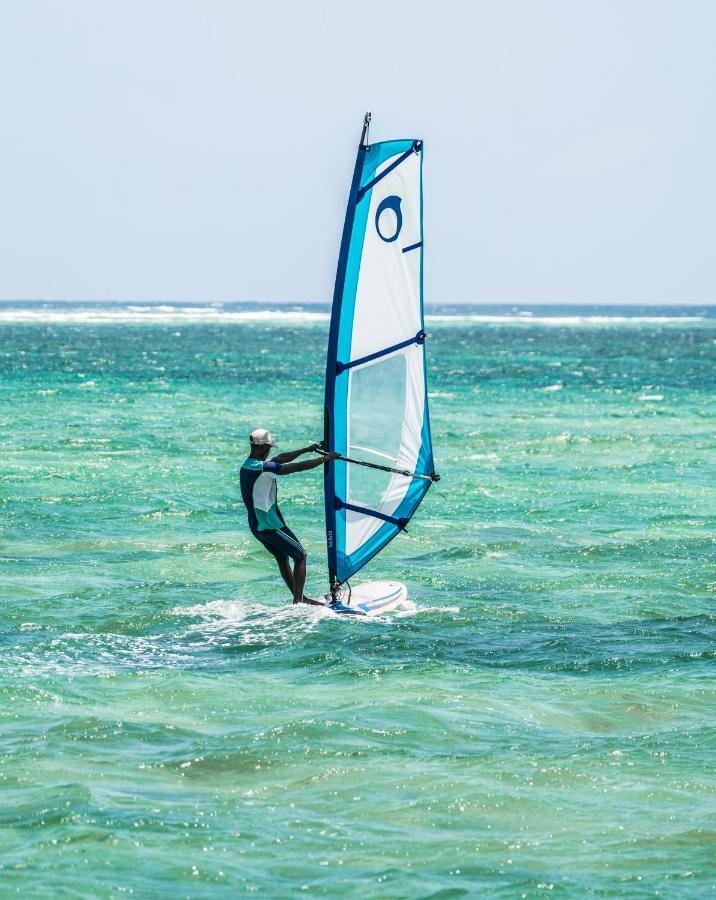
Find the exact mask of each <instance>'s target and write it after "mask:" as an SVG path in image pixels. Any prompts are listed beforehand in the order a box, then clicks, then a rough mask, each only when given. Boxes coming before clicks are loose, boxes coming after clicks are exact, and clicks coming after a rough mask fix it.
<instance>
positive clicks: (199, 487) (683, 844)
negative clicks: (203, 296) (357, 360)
mask: <svg viewBox="0 0 716 900" xmlns="http://www.w3.org/2000/svg"><path fill="white" fill-rule="evenodd" d="M435 312H436V313H437V315H436V316H434V317H433V318H432V319H431V320H430V321H429V330H430V332H431V334H432V337H431V340H430V344H429V346H430V358H431V366H430V375H431V392H432V401H433V403H432V422H433V430H434V436H435V446H436V450H435V454H436V460H437V462H438V471H440V472H441V474H442V476H443V480H442V482H441V483H440V485H438V487H437V489H435V490H433V491H431V492H430V494H429V495H428V498H427V500H426V502H425V503H424V505H423V506H422V508H421V511H420V512H419V514H418V516H417V517H416V519H415V521H414V524H413V525H412V526H411V527H410V529H409V533H408V534H407V535H403V536H401V537H400V538H398V539H396V540H395V541H394V542H393V543H392V544H391V545H390V547H389V548H388V549H387V551H386V552H385V554H384V555H383V556H382V557H381V558H380V559H378V560H376V561H375V562H374V563H373V564H372V565H371V566H370V568H369V569H368V570H367V571H366V575H367V577H376V578H379V577H398V578H400V579H401V580H404V581H405V582H407V583H408V585H409V587H410V590H411V595H412V597H413V599H414V601H415V603H416V604H417V607H418V609H417V611H416V612H415V613H414V614H412V615H405V616H393V617H392V618H388V619H386V620H384V621H376V622H365V621H363V622H361V621H346V620H345V619H339V618H336V617H334V616H331V615H330V614H326V613H323V612H321V611H306V610H301V609H299V610H296V609H294V608H292V607H290V606H288V605H287V600H288V597H287V595H286V591H285V589H284V588H283V586H282V585H281V584H280V582H279V579H278V577H277V573H276V572H275V571H274V568H273V563H272V561H271V560H270V559H269V557H268V556H267V555H266V554H265V552H264V551H263V550H262V549H261V547H260V546H259V545H258V544H256V543H255V542H253V541H252V539H251V538H250V535H248V533H247V530H246V528H245V524H244V518H245V517H244V512H243V507H242V505H241V503H240V497H239V492H238V485H237V472H238V467H239V465H240V463H241V461H242V459H243V458H244V455H245V438H246V434H247V433H248V432H249V431H250V430H251V429H253V428H254V427H257V426H259V425H261V426H266V427H269V428H271V429H272V430H273V431H275V432H276V434H277V436H278V438H279V439H280V442H281V445H282V447H286V448H290V447H292V446H294V445H298V446H300V445H303V444H305V443H306V442H309V441H312V440H314V439H319V438H320V429H321V407H322V368H323V359H324V352H325V342H326V335H327V318H326V315H325V308H324V307H318V308H313V307H312V308H310V309H309V310H307V311H305V310H301V309H299V308H294V309H291V310H288V311H283V312H281V311H279V310H276V309H273V310H259V311H256V308H255V307H254V308H244V307H235V308H234V307H231V308H229V307H214V308H213V310H209V311H207V310H194V311H191V310H187V309H186V308H180V307H176V308H154V309H141V308H127V307H113V308H111V309H110V310H109V311H106V312H103V311H102V309H101V308H97V307H90V306H87V305H85V306H73V307H60V306H53V305H44V306H39V305H28V304H25V305H24V306H22V305H20V304H15V305H14V306H13V307H12V308H10V307H3V308H0V373H1V380H0V424H1V425H2V434H3V444H2V446H3V452H2V456H1V457H0V499H1V501H2V516H1V517H0V588H1V597H2V600H1V606H0V610H1V612H0V638H1V640H2V655H1V656H0V691H1V692H2V705H1V706H0V780H1V781H0V783H1V785H2V794H1V796H2V801H3V802H2V805H1V807H0V824H1V825H2V828H0V866H1V868H0V894H2V895H12V894H14V893H22V894H26V895H27V894H31V895H32V896H38V897H51V896H52V897H56V896H67V897H97V896H106V897H110V896H112V897H120V896H125V895H130V894H133V895H135V896H140V897H145V896H146V897H151V896H155V897H159V896H176V897H231V896H239V895H243V894H246V893H256V894H258V895H262V896H268V897H288V896H294V895H296V896H297V895H305V894H307V895H309V896H310V895H315V896H331V897H391V898H392V897H406V898H407V897H411V898H412V897H426V898H427V897H441V898H448V897H450V898H453V897H460V896H477V895H483V896H485V895H487V896H496V897H517V896H538V895H540V894H542V893H545V894H551V895H553V896H575V897H576V896H582V895H584V894H590V893H591V894H594V895H597V896H618V895H622V896H655V895H659V894H660V895H663V896H699V895H702V894H707V893H711V892H712V891H713V890H715V889H716V864H715V863H714V858H715V855H716V818H715V816H716V769H714V766H713V760H714V754H715V753H716V730H715V728H714V708H715V707H714V700H715V699H716V697H715V694H716V690H715V688H714V655H715V654H714V646H715V645H714V641H715V639H716V618H715V617H714V602H715V601H716V575H715V574H714V572H715V571H716V570H715V569H714V564H715V563H716V546H715V543H714V533H715V527H716V488H715V487H714V485H716V441H715V440H714V438H715V434H714V424H713V422H714V419H713V415H714V399H713V398H714V389H715V388H716V319H714V318H713V317H710V316H712V313H711V312H710V311H708V310H706V311H704V310H701V311H691V312H690V313H689V318H688V319H678V318H676V316H677V313H676V312H675V311H665V310H663V309H662V310H640V311H636V312H637V314H638V317H637V318H633V319H627V320H626V321H624V320H623V317H624V316H625V314H624V313H623V311H618V310H614V309H603V310H589V311H585V310H581V311H580V310H571V311H561V312H560V313H559V314H558V318H556V319H555V318H554V316H555V315H556V311H554V310H551V311H550V310H542V311H539V310H538V311H536V313H535V314H533V315H532V316H529V317H525V316H519V315H515V312H514V311H512V310H488V311H485V310H482V311H479V310H467V311H466V310H464V309H462V310H449V309H443V310H436V311H435ZM455 312H460V313H461V316H460V317H455V316H454V313H455ZM633 314H634V311H632V312H631V313H627V314H626V315H627V316H628V315H633ZM680 315H683V311H681V313H680ZM594 316H597V318H596V319H595V318H593V317H594ZM321 488H322V485H321V478H320V475H319V474H318V473H317V472H311V473H305V474H303V475H299V476H295V477H293V478H290V479H286V480H285V481H282V482H281V484H280V489H281V499H282V509H283V511H284V515H285V516H286V518H287V520H288V522H289V524H291V526H292V527H293V528H294V530H295V531H296V532H297V533H298V534H299V536H300V537H301V538H302V539H303V540H304V542H305V544H306V546H307V547H308V549H309V553H310V556H309V587H310V589H311V590H312V591H313V592H315V593H318V592H319V591H322V590H323V587H324V581H325V557H324V551H323V537H322V506H321V502H322V493H321ZM438 491H439V492H438Z"/></svg>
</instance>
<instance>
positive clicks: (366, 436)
mask: <svg viewBox="0 0 716 900" xmlns="http://www.w3.org/2000/svg"><path fill="white" fill-rule="evenodd" d="M367 121H369V119H368V117H366V123H367ZM365 137H366V129H364V139H363V140H362V141H361V147H360V149H359V150H358V158H357V160H356V166H355V171H354V174H353V182H352V185H351V191H350V196H349V199H348V210H347V212H346V220H345V225H344V229H343V239H342V242H341V250H340V257H339V262H338V272H337V275H336V285H335V291H334V295H333V309H332V315H331V327H330V337H329V343H328V364H327V368H326V394H325V407H326V422H325V426H326V427H325V437H324V446H325V447H326V448H327V449H328V450H331V451H336V452H338V453H340V454H341V456H344V457H349V458H351V459H355V460H361V461H363V462H367V463H371V464H373V465H376V466H383V467H385V468H387V469H397V470H400V472H394V471H384V470H382V469H378V468H370V467H368V466H360V465H354V464H352V463H350V462H345V461H342V460H336V461H335V462H333V463H331V464H330V465H329V466H327V467H326V477H325V500H326V533H327V545H328V565H329V570H330V577H331V585H332V587H336V586H337V585H339V584H342V583H344V582H345V581H347V579H348V578H350V577H351V576H352V575H353V574H355V573H356V572H357V571H358V570H359V569H360V568H362V567H363V566H364V565H365V564H366V563H367V562H368V561H369V560H370V559H372V557H374V556H375V554H376V553H378V552H380V550H382V548H383V547H385V545H386V544H387V543H388V542H389V541H390V540H391V539H392V538H393V537H395V535H396V534H398V533H399V532H400V531H401V530H402V529H403V528H405V526H406V525H407V523H408V521H409V520H410V518H411V516H412V515H413V513H414V512H415V510H416V509H417V507H418V505H419V503H420V501H421V500H422V499H423V497H424V496H425V494H426V492H427V490H428V488H429V487H430V483H431V482H430V477H429V476H431V475H432V474H433V471H434V468H433V456H432V442H431V437H430V422H429V418H428V400H427V385H426V369H425V329H424V321H423V196H422V162H423V144H422V141H419V140H396V141H387V142H384V143H379V144H372V145H370V146H366V144H365ZM405 472H407V473H409V474H402V473H405ZM421 476H422V477H421ZM426 476H428V477H426Z"/></svg>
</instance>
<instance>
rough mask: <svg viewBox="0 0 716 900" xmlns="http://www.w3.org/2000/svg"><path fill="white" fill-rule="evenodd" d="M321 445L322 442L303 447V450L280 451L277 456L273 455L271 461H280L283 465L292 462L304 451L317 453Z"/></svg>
mask: <svg viewBox="0 0 716 900" xmlns="http://www.w3.org/2000/svg"><path fill="white" fill-rule="evenodd" d="M320 446H321V445H320V444H311V446H310V447H303V449H301V450H287V451H286V452H285V453H279V454H278V455H277V456H272V457H271V462H275V463H278V464H279V465H281V466H282V465H284V464H285V463H292V462H293V461H294V459H298V457H299V456H303V454H304V453H315V451H316V450H318V448H319V447H320Z"/></svg>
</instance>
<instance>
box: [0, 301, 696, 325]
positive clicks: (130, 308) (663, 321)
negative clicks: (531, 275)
mask: <svg viewBox="0 0 716 900" xmlns="http://www.w3.org/2000/svg"><path fill="white" fill-rule="evenodd" d="M329 319H330V313H329V312H328V311H327V310H326V309H325V308H324V309H317V310H311V309H306V308H305V307H300V306H299V307H289V308H277V307H271V308H269V309H267V308H261V307H258V308H256V309H246V308H241V309H236V308H232V307H231V306H230V305H228V304H227V306H224V305H223V304H211V305H204V306H199V305H196V306H183V305H172V304H167V303H162V304H151V305H150V304H137V303H131V304H130V303H128V304H115V303H111V304H110V303H108V304H60V303H51V304H50V303H48V304H40V303H27V304H25V303H16V304H13V303H12V302H7V301H6V302H4V303H0V324H3V323H5V324H23V323H41V324H68V325H83V324H89V325H102V324H131V323H150V324H151V323H159V324H162V323H163V324H179V323H181V324H192V323H202V322H203V323H210V324H224V323H244V324H259V325H260V324H266V325H270V324H275V325H316V324H324V323H327V322H328V321H329ZM425 321H426V323H427V324H428V325H442V324H449V325H459V324H475V325H517V326H527V327H529V326H534V325H540V326H543V325H547V326H561V327H573V326H610V325H672V324H678V325H682V324H693V323H696V322H705V321H709V317H708V316H706V315H693V314H690V315H673V314H670V315H660V314H657V313H654V314H649V315H643V314H641V313H640V314H637V315H625V314H605V313H594V312H593V313H584V314H582V313H571V312H570V313H569V314H561V313H557V312H555V314H554V315H548V314H544V313H541V312H540V313H533V312H529V311H510V312H504V313H502V312H500V313H493V312H483V311H480V312H472V311H470V312H462V311H459V310H455V309H451V310H450V311H449V312H448V311H443V310H440V311H434V312H430V311H428V312H427V313H426V316H425Z"/></svg>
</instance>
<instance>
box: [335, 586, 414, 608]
mask: <svg viewBox="0 0 716 900" xmlns="http://www.w3.org/2000/svg"><path fill="white" fill-rule="evenodd" d="M346 594H347V592H346ZM327 599H328V600H330V596H329V597H328V598H327ZM407 599H408V589H407V587H406V586H405V585H404V584H402V583H401V582H400V581H367V582H366V583H365V584H359V585H358V586H357V587H354V588H352V589H351V591H350V597H348V596H344V597H342V598H341V602H340V603H338V604H333V605H332V606H331V607H330V609H332V610H333V612H335V613H341V614H344V615H351V614H352V615H354V616H355V615H357V616H380V615H383V614H385V613H389V612H391V611H392V610H394V609H395V608H396V607H398V606H400V605H401V604H402V603H404V602H405V601H406V600H407Z"/></svg>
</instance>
